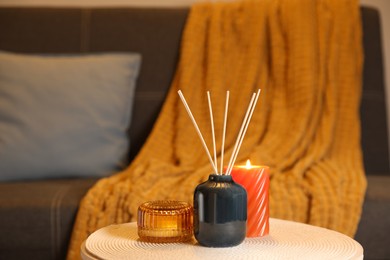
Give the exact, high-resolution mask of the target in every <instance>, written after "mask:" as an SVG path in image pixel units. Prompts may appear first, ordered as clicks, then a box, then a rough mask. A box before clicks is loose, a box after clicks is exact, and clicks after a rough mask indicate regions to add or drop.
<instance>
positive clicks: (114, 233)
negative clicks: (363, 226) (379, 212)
mask: <svg viewBox="0 0 390 260" xmlns="http://www.w3.org/2000/svg"><path fill="white" fill-rule="evenodd" d="M81 257H82V258H83V259H84V260H86V259H88V260H90V259H181V260H184V259H185V260H187V259H202V260H203V259H210V260H211V259H212V260H216V259H267V260H269V259H299V260H301V259H310V260H312V259H316V260H318V259H332V260H334V259H363V248H362V246H361V245H360V244H359V243H358V242H356V241H355V240H353V239H352V238H350V237H348V236H345V235H343V234H341V233H338V232H336V231H332V230H329V229H325V228H320V227H315V226H311V225H307V224H302V223H297V222H292V221H286V220H279V219H272V218H271V219H270V234H269V235H268V236H265V237H258V238H246V239H245V240H244V242H243V243H241V244H240V245H238V246H235V247H228V248H208V247H202V246H200V245H199V244H198V243H197V242H196V240H195V239H194V240H192V241H190V242H188V243H167V244H157V243H147V242H142V241H140V240H139V238H138V234H137V223H136V222H133V223H126V224H120V225H111V226H107V227H104V228H101V229H99V230H97V231H95V232H94V233H92V234H91V235H90V236H89V237H88V238H87V240H86V241H85V242H84V243H83V245H82V246H81Z"/></svg>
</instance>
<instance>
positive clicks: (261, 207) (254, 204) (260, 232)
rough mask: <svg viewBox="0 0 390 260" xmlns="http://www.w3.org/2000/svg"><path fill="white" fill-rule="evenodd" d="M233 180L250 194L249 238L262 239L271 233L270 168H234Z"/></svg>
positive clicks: (250, 166) (246, 166)
mask: <svg viewBox="0 0 390 260" xmlns="http://www.w3.org/2000/svg"><path fill="white" fill-rule="evenodd" d="M231 175H232V177H233V180H234V181H235V182H236V183H238V184H240V185H242V186H243V187H244V188H245V189H246V191H247V194H248V207H247V208H248V220H247V231H246V236H247V237H259V236H260V237H261V236H265V235H268V233H269V204H268V201H269V192H268V191H269V167H268V166H257V165H256V166H255V165H251V164H250V161H249V160H248V161H247V163H246V165H242V166H234V167H233V170H232V172H231Z"/></svg>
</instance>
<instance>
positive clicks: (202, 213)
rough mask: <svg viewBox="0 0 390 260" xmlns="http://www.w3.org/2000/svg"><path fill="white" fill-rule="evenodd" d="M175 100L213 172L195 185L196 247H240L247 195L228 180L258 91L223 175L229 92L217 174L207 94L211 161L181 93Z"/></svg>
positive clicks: (242, 189)
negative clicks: (198, 140)
mask: <svg viewBox="0 0 390 260" xmlns="http://www.w3.org/2000/svg"><path fill="white" fill-rule="evenodd" d="M178 93H179V96H180V98H181V100H182V102H183V104H184V106H185V108H186V110H187V113H188V115H189V117H190V119H191V121H192V123H193V125H194V127H195V129H196V132H197V133H198V135H199V138H200V140H201V142H202V145H203V148H204V149H205V151H206V154H207V156H208V158H209V160H210V163H211V166H212V168H213V170H214V173H213V174H210V176H209V179H208V180H207V181H206V182H204V183H201V184H199V185H198V186H197V187H196V188H195V192H194V235H195V238H196V240H197V241H198V242H199V244H200V245H203V246H207V247H230V246H235V245H238V244H240V243H241V242H242V241H243V240H244V239H245V235H246V223H247V192H246V190H245V188H243V187H242V186H241V185H239V184H237V183H236V182H234V180H233V179H232V177H231V175H230V174H231V171H232V169H233V165H234V162H235V160H236V158H237V155H238V152H239V150H240V147H241V144H242V141H243V139H244V136H245V133H246V131H247V129H248V126H249V122H250V120H251V118H252V115H253V112H254V110H255V107H256V104H257V101H258V98H259V96H260V89H259V90H258V92H257V93H253V95H252V98H251V100H250V102H249V105H248V109H247V111H246V114H245V117H244V120H243V122H242V125H241V128H240V131H239V134H238V137H237V140H236V143H235V145H234V149H233V152H232V155H231V157H230V160H229V164H228V166H227V167H226V168H225V169H226V170H225V172H223V170H224V167H223V157H224V145H225V135H226V125H227V114H228V107H229V91H227V92H226V101H225V111H224V122H223V124H224V125H223V133H222V147H221V156H220V157H221V162H220V167H219V171H218V162H217V153H216V144H215V132H214V120H213V110H212V104H211V96H210V92H209V91H207V98H208V105H209V111H210V121H211V131H212V141H213V151H214V158H212V156H211V154H210V151H209V149H208V147H207V144H206V142H205V140H204V138H203V135H202V133H201V131H200V129H199V127H198V124H197V123H196V120H195V118H194V116H193V114H192V112H191V109H190V107H189V106H188V104H187V101H186V99H185V98H184V95H183V93H182V92H181V91H180V90H179V91H178Z"/></svg>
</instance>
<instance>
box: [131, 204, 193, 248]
mask: <svg viewBox="0 0 390 260" xmlns="http://www.w3.org/2000/svg"><path fill="white" fill-rule="evenodd" d="M193 212H194V211H193V207H192V206H191V205H190V204H189V203H187V202H183V201H175V200H157V201H148V202H145V203H143V204H141V205H140V206H139V208H138V221H137V225H138V236H139V238H140V240H142V241H145V242H153V243H174V242H185V241H188V240H190V239H192V235H193Z"/></svg>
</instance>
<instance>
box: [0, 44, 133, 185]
mask: <svg viewBox="0 0 390 260" xmlns="http://www.w3.org/2000/svg"><path fill="white" fill-rule="evenodd" d="M140 63H141V56H140V55H139V54H134V53H105V54H93V55H70V56H64V55H63V56H41V55H24V54H14V53H8V52H0V181H13V180H31V179H43V178H68V177H102V176H107V175H110V174H111V173H112V172H114V171H117V170H119V169H121V168H123V167H124V162H125V159H126V157H127V156H126V155H127V152H128V148H129V140H128V135H127V131H128V128H129V126H130V118H131V110H132V102H133V96H134V90H135V86H136V78H137V76H138V72H139V68H140Z"/></svg>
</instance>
